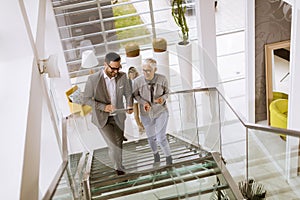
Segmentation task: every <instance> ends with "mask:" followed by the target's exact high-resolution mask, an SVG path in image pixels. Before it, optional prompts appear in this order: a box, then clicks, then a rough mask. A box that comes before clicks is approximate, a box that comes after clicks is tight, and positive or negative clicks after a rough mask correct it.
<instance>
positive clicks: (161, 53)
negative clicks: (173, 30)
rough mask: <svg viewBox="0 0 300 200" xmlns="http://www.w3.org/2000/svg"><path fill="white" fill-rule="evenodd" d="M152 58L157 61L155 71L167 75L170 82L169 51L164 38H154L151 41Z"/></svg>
mask: <svg viewBox="0 0 300 200" xmlns="http://www.w3.org/2000/svg"><path fill="white" fill-rule="evenodd" d="M152 47H153V58H154V59H155V60H156V62H157V73H159V74H163V75H165V76H166V77H167V79H168V82H169V84H170V69H169V52H168V51H167V41H166V40H165V39H164V38H155V39H153V42H152Z"/></svg>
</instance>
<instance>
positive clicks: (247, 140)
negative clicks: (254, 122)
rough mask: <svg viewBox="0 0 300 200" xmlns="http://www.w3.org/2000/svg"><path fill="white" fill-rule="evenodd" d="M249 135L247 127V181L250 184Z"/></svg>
mask: <svg viewBox="0 0 300 200" xmlns="http://www.w3.org/2000/svg"><path fill="white" fill-rule="evenodd" d="M248 144H249V135H248V128H246V183H247V184H248V183H249V182H248V181H249V180H248V179H249V166H248V163H249V145H248Z"/></svg>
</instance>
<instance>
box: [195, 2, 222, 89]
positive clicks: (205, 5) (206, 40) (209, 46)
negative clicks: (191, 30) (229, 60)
mask: <svg viewBox="0 0 300 200" xmlns="http://www.w3.org/2000/svg"><path fill="white" fill-rule="evenodd" d="M195 3H196V6H195V9H196V16H197V19H198V20H197V33H198V45H199V47H198V48H199V59H200V62H201V61H202V62H201V63H200V66H199V67H200V68H199V71H200V75H201V78H204V82H203V83H202V85H203V86H217V82H218V69H217V48H216V23H215V7H214V1H207V0H200V1H195Z"/></svg>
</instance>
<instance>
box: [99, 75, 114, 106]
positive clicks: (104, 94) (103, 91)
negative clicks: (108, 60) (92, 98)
mask: <svg viewBox="0 0 300 200" xmlns="http://www.w3.org/2000/svg"><path fill="white" fill-rule="evenodd" d="M103 73H104V72H103V71H101V72H100V73H99V81H98V85H97V88H96V96H97V97H99V99H101V100H104V101H105V102H107V103H111V100H110V96H109V93H108V90H107V87H106V82H105V79H104V76H103Z"/></svg>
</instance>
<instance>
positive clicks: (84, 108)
mask: <svg viewBox="0 0 300 200" xmlns="http://www.w3.org/2000/svg"><path fill="white" fill-rule="evenodd" d="M76 90H78V86H77V85H75V86H73V87H72V88H71V89H69V90H68V91H66V95H67V99H68V104H69V107H70V111H71V113H80V115H81V116H86V115H87V114H88V113H90V112H91V111H92V107H91V106H89V105H82V104H78V103H74V102H72V100H71V99H70V95H71V94H73V93H74V92H75V91H76Z"/></svg>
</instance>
